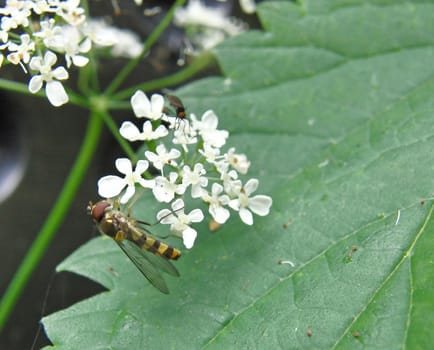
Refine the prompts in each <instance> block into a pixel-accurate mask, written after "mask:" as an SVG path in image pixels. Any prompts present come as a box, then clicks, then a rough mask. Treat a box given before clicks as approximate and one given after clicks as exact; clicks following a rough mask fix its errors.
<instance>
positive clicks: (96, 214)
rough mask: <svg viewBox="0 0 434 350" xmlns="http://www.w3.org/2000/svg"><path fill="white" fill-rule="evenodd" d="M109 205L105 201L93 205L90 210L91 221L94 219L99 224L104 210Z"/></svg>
mask: <svg viewBox="0 0 434 350" xmlns="http://www.w3.org/2000/svg"><path fill="white" fill-rule="evenodd" d="M110 206H111V204H110V203H109V202H106V201H100V202H98V203H96V204H95V205H93V206H92V207H91V210H90V215H91V216H92V219H94V220H95V221H97V222H100V221H101V219H102V218H103V216H104V212H105V210H106V208H108V207H110Z"/></svg>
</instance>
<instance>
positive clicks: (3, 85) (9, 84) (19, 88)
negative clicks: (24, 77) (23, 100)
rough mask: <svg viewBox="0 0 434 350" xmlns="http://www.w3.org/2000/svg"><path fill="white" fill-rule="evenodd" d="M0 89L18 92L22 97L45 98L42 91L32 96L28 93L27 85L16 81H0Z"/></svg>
mask: <svg viewBox="0 0 434 350" xmlns="http://www.w3.org/2000/svg"><path fill="white" fill-rule="evenodd" d="M0 89H2V90H7V91H13V92H18V93H20V94H23V95H36V96H45V93H44V92H43V91H39V92H37V93H36V94H32V93H31V92H30V91H29V87H28V86H27V84H23V83H17V82H16V81H11V80H7V79H0Z"/></svg>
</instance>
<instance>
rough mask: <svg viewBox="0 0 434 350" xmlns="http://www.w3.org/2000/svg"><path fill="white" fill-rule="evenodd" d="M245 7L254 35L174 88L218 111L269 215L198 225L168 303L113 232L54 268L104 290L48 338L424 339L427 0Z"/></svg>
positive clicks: (128, 343) (417, 344) (191, 103)
mask: <svg viewBox="0 0 434 350" xmlns="http://www.w3.org/2000/svg"><path fill="white" fill-rule="evenodd" d="M258 11H259V16H260V19H261V21H262V24H263V26H264V31H263V32H261V31H251V32H247V33H245V34H244V35H240V36H238V37H236V38H233V39H232V40H228V41H227V42H225V43H224V44H223V45H220V46H219V47H218V48H217V49H216V50H215V53H216V57H217V59H218V61H219V63H220V65H221V67H222V71H223V75H224V76H223V77H213V78H206V79H203V80H200V81H197V82H195V83H192V84H190V85H188V86H186V87H184V88H183V89H182V90H180V91H179V96H180V97H181V98H182V100H183V102H184V104H185V105H186V106H187V109H188V112H194V113H195V114H196V115H200V113H202V112H204V111H205V110H207V109H210V108H212V109H214V110H215V111H216V113H217V115H218V116H219V117H220V122H219V123H220V125H219V127H220V128H223V129H228V130H229V131H230V132H231V137H230V138H229V146H236V147H237V150H238V151H239V152H242V153H246V154H247V155H248V157H249V159H250V160H251V162H252V166H251V170H250V172H249V174H250V176H251V177H256V178H258V179H260V186H259V190H258V193H264V194H268V195H271V196H272V197H273V207H272V211H271V213H270V215H269V216H267V217H264V218H262V217H255V224H254V226H252V227H247V226H245V225H243V224H242V223H241V222H240V220H239V218H237V217H236V215H235V214H234V215H233V216H232V217H231V219H230V222H229V223H228V224H226V225H225V226H224V227H223V228H222V229H220V230H219V231H218V232H216V233H212V234H210V233H208V231H207V228H206V224H203V225H199V226H198V227H197V228H198V231H199V232H200V234H199V237H198V241H197V244H196V245H195V247H194V249H193V250H192V251H189V252H186V251H184V252H183V257H182V258H181V259H180V260H179V261H178V262H176V267H177V269H178V270H179V271H180V273H181V277H180V278H171V277H166V281H167V283H168V286H169V289H170V292H171V294H170V295H168V296H166V295H162V294H160V293H158V291H156V290H155V289H154V288H153V287H152V286H150V285H149V284H148V283H147V282H146V280H145V279H144V278H143V277H141V275H140V273H139V272H138V271H136V270H135V268H134V266H133V265H132V264H131V263H130V262H129V261H128V260H127V258H126V257H125V256H124V255H123V254H122V252H121V251H120V250H119V249H118V247H117V246H116V244H115V243H114V242H112V241H110V240H109V239H104V238H98V239H95V240H92V241H90V242H89V243H87V244H85V245H84V246H83V247H81V248H80V249H79V250H78V251H76V252H75V253H74V254H72V255H71V256H70V257H69V258H67V259H66V260H65V261H64V262H63V263H62V264H61V265H60V266H59V269H60V270H67V271H72V272H75V273H78V274H81V275H84V276H87V277H89V278H91V279H93V280H95V281H98V282H99V283H101V284H102V285H104V286H105V287H106V288H107V289H108V292H106V293H102V294H100V295H97V296H94V297H92V298H90V299H87V300H84V301H82V302H80V303H78V304H75V305H73V306H71V307H70V308H68V309H66V310H63V311H59V312H57V313H55V314H53V315H50V316H48V317H45V318H44V319H43V324H44V327H45V330H46V332H47V334H48V336H49V337H50V339H51V341H52V342H53V344H54V348H58V349H77V348H86V349H107V348H113V349H142V348H153V349H161V348H165V349H179V348H185V349H199V348H200V349H229V348H233V349H235V348H236V349H250V348H252V349H253V348H257V349H264V348H273V349H288V348H300V349H309V348H311V349H318V348H321V349H326V348H342V349H348V348H390V349H392V348H398V347H400V348H411V349H418V348H420V349H422V348H427V347H429V345H432V344H434V333H433V332H432V329H433V328H434V314H433V312H432V310H433V304H434V303H433V301H434V300H433V299H434V293H433V292H434V290H433V289H434V286H433V283H432V276H433V272H434V271H433V270H434V265H433V263H432V256H433V255H432V252H433V248H434V243H433V242H434V237H433V232H434V227H433V225H434V223H433V220H432V201H431V197H432V194H433V189H434V177H433V169H434V153H433V149H434V128H433V120H434V119H433V116H434V93H433V92H434V79H433V77H434V64H433V62H434V46H433V41H434V21H432V18H434V3H432V2H430V1H424V2H416V1H415V2H411V3H408V2H405V1H386V0H383V1H379V0H378V1H357V0H352V1H349V0H347V1H344V0H341V1H327V2H322V1H321V2H319V1H313V0H312V1H300V2H299V3H298V4H294V3H293V2H284V1H280V2H267V3H263V4H261V6H259V9H258ZM422 199H423V200H422ZM138 205H139V208H143V209H144V210H143V212H146V208H149V206H151V205H152V204H150V203H149V202H146V201H142V202H141V203H139V204H138ZM188 211H189V210H188ZM143 219H144V220H150V219H149V218H143ZM279 261H283V262H284V263H283V264H278V262H279ZM287 261H290V262H291V263H293V264H294V266H291V265H290V264H289V263H285V262H287Z"/></svg>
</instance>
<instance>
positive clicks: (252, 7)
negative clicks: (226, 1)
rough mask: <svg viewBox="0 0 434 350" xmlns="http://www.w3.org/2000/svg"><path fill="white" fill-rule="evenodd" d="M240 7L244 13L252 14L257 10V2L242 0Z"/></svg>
mask: <svg viewBox="0 0 434 350" xmlns="http://www.w3.org/2000/svg"><path fill="white" fill-rule="evenodd" d="M240 7H241V10H242V11H243V12H244V13H247V14H252V13H255V11H256V4H255V1H254V0H240Z"/></svg>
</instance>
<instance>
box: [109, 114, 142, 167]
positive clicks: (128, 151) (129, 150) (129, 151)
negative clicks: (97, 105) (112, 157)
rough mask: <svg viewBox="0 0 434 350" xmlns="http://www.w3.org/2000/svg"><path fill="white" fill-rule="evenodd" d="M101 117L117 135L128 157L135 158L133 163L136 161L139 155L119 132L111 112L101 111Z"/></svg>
mask: <svg viewBox="0 0 434 350" xmlns="http://www.w3.org/2000/svg"><path fill="white" fill-rule="evenodd" d="M101 118H102V119H103V120H104V123H105V124H106V126H107V127H108V128H109V130H110V132H111V133H112V134H113V136H114V137H115V139H116V141H118V143H119V145H120V146H121V148H122V149H123V150H124V152H125V153H126V155H127V156H128V158H130V159H131V160H133V163H135V162H136V160H137V159H136V158H137V155H136V154H135V153H134V151H133V149H132V148H131V146H130V144H129V143H128V142H127V141H126V140H125V139H124V138H123V137H122V136H121V134H119V128H118V126H117V125H116V123H115V122H114V121H113V119H112V117H111V116H110V114H108V113H107V112H105V111H101Z"/></svg>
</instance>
